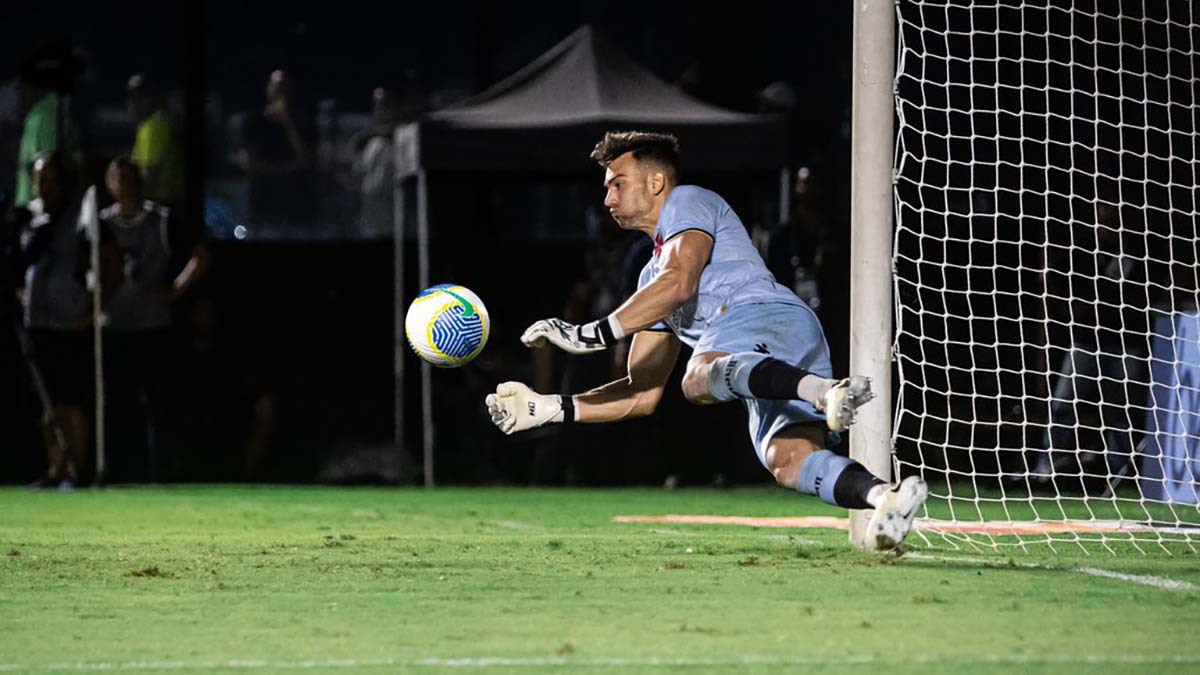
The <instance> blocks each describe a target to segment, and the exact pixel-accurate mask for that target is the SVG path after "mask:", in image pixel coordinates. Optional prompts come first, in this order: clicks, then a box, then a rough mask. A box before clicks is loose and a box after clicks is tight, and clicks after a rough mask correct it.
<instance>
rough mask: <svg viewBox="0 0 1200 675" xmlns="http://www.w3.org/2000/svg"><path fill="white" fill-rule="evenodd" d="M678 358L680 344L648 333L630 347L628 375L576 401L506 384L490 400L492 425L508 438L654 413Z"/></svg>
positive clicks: (667, 335) (665, 335) (638, 336)
mask: <svg viewBox="0 0 1200 675" xmlns="http://www.w3.org/2000/svg"><path fill="white" fill-rule="evenodd" d="M678 356H679V340H678V339H676V338H675V336H674V335H672V334H671V333H667V332H658V331H643V332H641V333H637V334H635V335H634V336H633V340H632V341H631V344H630V346H629V361H628V364H629V365H628V374H627V375H626V376H625V377H623V378H621V379H619V380H615V381H613V382H609V383H608V384H606V385H604V386H602V387H597V388H595V389H592V390H591V391H588V392H584V393H582V394H577V395H575V396H560V395H558V394H538V393H536V392H534V391H533V390H532V389H530V388H529V387H527V386H525V385H524V384H521V383H520V382H504V383H502V384H500V385H499V386H497V387H496V393H494V394H488V397H487V407H488V411H489V412H490V413H491V415H492V422H494V423H495V425H496V426H497V427H499V429H500V430H501V431H503V432H504V433H506V434H512V433H515V432H518V431H525V430H526V429H533V428H536V427H540V426H543V425H545V424H550V423H555V422H589V423H594V422H616V421H619V420H624V419H632V418H635V417H644V416H646V415H649V414H650V413H652V412H654V410H655V408H657V407H658V402H659V401H660V400H661V399H662V394H663V388H664V387H665V386H666V383H667V378H668V377H669V376H670V375H671V370H672V369H673V368H674V367H675V359H676V358H677V357H678Z"/></svg>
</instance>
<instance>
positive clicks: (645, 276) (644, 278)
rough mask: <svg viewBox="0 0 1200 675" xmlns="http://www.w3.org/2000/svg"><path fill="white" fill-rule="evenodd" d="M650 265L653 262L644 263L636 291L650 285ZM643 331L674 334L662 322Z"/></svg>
mask: <svg viewBox="0 0 1200 675" xmlns="http://www.w3.org/2000/svg"><path fill="white" fill-rule="evenodd" d="M652 264H654V261H653V260H648V261H646V265H645V267H643V268H642V273H641V274H640V275H638V283H637V290H638V291H640V290H642V289H643V288H645V287H646V286H647V284H649V283H650V266H651V265H652ZM635 292H636V291H635ZM643 330H650V331H654V332H656V333H672V332H674V331H672V330H671V327H670V326H668V325H667V324H666V323H665V322H663V321H659V322H658V323H656V324H654V325H653V326H650V327H649V328H644V329H643Z"/></svg>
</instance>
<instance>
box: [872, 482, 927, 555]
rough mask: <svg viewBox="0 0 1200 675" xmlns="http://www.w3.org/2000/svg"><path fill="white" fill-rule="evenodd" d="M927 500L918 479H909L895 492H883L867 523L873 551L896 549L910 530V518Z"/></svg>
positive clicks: (923, 485)
mask: <svg viewBox="0 0 1200 675" xmlns="http://www.w3.org/2000/svg"><path fill="white" fill-rule="evenodd" d="M928 498H929V486H928V485H926V484H925V481H923V480H921V478H920V477H919V476H909V477H908V478H905V479H904V480H902V481H900V485H899V487H897V488H896V489H894V490H888V491H887V492H884V493H883V499H882V500H881V501H880V502H879V506H877V507H875V513H873V514H871V519H870V520H869V521H867V537H868V541H874V542H875V550H877V551H890V550H892V549H894V548H896V547H897V546H899V545H900V542H902V541H904V537H906V536H908V531H909V530H911V529H912V521H913V517H915V516H916V515H917V511H918V510H919V509H920V508H921V505H922V504H924V503H925V500H926V499H928Z"/></svg>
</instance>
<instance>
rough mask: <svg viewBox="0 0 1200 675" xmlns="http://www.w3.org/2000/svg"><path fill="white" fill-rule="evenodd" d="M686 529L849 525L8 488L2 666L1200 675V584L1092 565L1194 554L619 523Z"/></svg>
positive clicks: (590, 494)
mask: <svg viewBox="0 0 1200 675" xmlns="http://www.w3.org/2000/svg"><path fill="white" fill-rule="evenodd" d="M665 513H696V514H728V515H753V516H783V515H844V512H842V511H839V510H837V509H834V508H831V507H827V506H825V505H824V504H821V503H820V502H818V501H817V500H815V499H811V498H800V497H797V496H796V495H795V494H794V493H789V492H788V491H786V490H782V489H773V488H761V489H759V488H755V489H735V490H726V491H709V490H683V491H676V492H662V491H658V490H648V489H640V490H525V489H438V490H432V491H427V490H423V489H333V488H325V489H322V488H240V487H239V488H230V487H186V488H184V487H181V488H153V489H151V488H129V489H120V488H113V489H109V490H107V491H103V492H96V491H87V490H84V491H80V492H77V493H75V494H67V495H63V494H58V493H54V492H46V493H30V492H28V491H25V490H20V489H5V490H0V672H3V671H5V670H10V671H16V672H26V671H31V672H44V671H53V670H59V671H67V672H70V671H79V670H92V669H108V668H112V669H121V668H129V669H134V668H136V669H139V670H140V671H142V672H156V671H159V670H161V671H164V672H174V673H179V672H214V671H218V670H236V669H239V668H243V669H247V670H249V671H250V672H275V671H279V670H287V669H293V668H295V669H299V668H303V669H304V670H305V671H306V672H323V671H349V672H399V671H411V672H444V671H462V670H465V671H468V672H487V673H525V672H538V673H544V672H586V673H606V672H662V671H664V670H665V671H670V672H687V673H701V672H703V673H781V672H797V673H798V672H805V673H809V672H813V673H843V672H844V673H877V672H884V671H885V669H886V672H920V673H990V672H1018V671H1019V672H1031V673H1062V672H1071V673H1133V672H1151V671H1152V672H1155V673H1184V672H1197V670H1200V657H1198V656H1197V655H1196V652H1195V649H1194V646H1195V633H1196V627H1197V626H1198V625H1200V591H1196V590H1183V591H1169V590H1163V589H1160V588H1155V587H1151V586H1146V585H1139V584H1136V583H1131V582H1129V581H1124V580H1119V579H1109V578H1098V577H1094V576H1088V575H1085V574H1082V573H1080V572H1078V571H1077V570H1078V568H1080V567H1096V568H1103V569H1104V570H1109V571H1113V572H1119V573H1123V574H1130V575H1154V576H1157V577H1162V578H1168V579H1173V580H1177V581H1184V582H1189V583H1191V584H1193V585H1194V586H1200V559H1198V558H1200V557H1198V556H1197V555H1196V554H1193V553H1185V554H1183V555H1175V556H1169V555H1167V554H1166V553H1164V552H1157V553H1155V552H1151V553H1150V554H1149V555H1141V554H1137V553H1131V554H1129V555H1121V556H1113V555H1110V554H1107V553H1104V552H1098V553H1096V554H1094V555H1091V556H1086V557H1085V556H1084V554H1083V552H1082V551H1072V550H1070V549H1064V550H1063V552H1062V553H1060V554H1058V555H1055V554H1051V553H1049V552H1044V553H1033V552H1028V551H1020V550H1016V551H1013V552H1005V553H1002V554H993V555H991V556H987V555H983V554H980V553H977V552H971V553H967V552H963V553H959V552H956V551H954V550H951V549H949V548H940V549H925V550H923V551H921V553H923V554H924V556H925V557H916V556H907V557H903V558H899V559H894V558H881V557H878V556H875V555H869V554H864V553H861V552H858V551H856V550H854V549H852V548H851V547H850V546H849V544H848V543H847V541H846V534H845V532H842V531H835V530H815V529H814V530H780V529H766V528H761V529H760V528H745V527H741V528H739V527H730V526H678V525H643V524H617V523H613V522H612V518H613V516H615V515H618V514H665ZM5 554H7V555H5ZM981 557H982V558H986V559H985V560H984V561H982V562H981V561H980V560H979V559H980V558H981ZM945 558H950V559H949V560H947V559H945ZM429 659H441V660H438V661H430V660H429ZM447 659H494V660H492V661H471V662H466V663H468V664H469V665H471V666H473V667H466V668H454V667H451V665H452V662H448V661H445V660H447ZM506 659H515V660H506Z"/></svg>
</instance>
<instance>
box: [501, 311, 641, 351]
mask: <svg viewBox="0 0 1200 675" xmlns="http://www.w3.org/2000/svg"><path fill="white" fill-rule="evenodd" d="M615 324H616V321H614V320H613V319H612V318H611V317H604V318H603V319H600V320H599V321H593V322H591V323H585V324H583V325H582V326H577V325H575V324H573V323H568V322H566V321H563V320H562V319H542V320H541V321H538V322H537V323H535V324H533V325H532V326H530V327H529V328H526V329H525V332H524V333H522V334H521V342H523V343H525V346H526V347H541V346H542V345H544V344H546V343H547V342H549V343H550V344H552V345H554V346H555V347H558V348H559V349H561V350H563V351H565V352H570V353H572V354H590V353H592V352H597V351H600V350H601V349H608V348H609V347H611V346H612V345H613V344H614V343H615V342H616V341H617V340H619V339H620V338H621V337H623V334H620V333H621V331H620V329H619V328H616V330H614V327H615Z"/></svg>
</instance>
